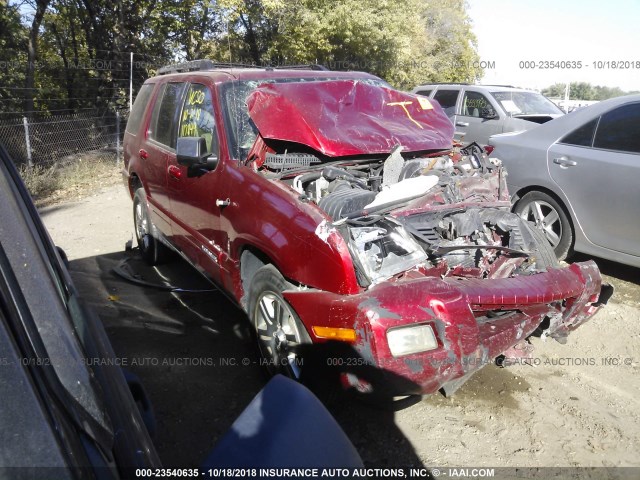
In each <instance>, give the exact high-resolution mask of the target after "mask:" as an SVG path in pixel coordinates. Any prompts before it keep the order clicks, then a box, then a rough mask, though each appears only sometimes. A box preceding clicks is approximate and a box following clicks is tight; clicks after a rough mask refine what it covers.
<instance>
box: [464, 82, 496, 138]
mask: <svg viewBox="0 0 640 480" xmlns="http://www.w3.org/2000/svg"><path fill="white" fill-rule="evenodd" d="M455 122H456V123H455V126H456V133H459V134H460V138H461V141H462V143H465V144H467V143H471V142H478V143H479V144H480V145H487V144H488V143H489V137H490V136H491V135H495V134H496V133H502V119H501V118H500V114H499V112H498V111H496V109H495V108H494V107H493V105H492V104H491V102H490V101H489V99H488V98H487V97H486V96H485V95H484V94H482V93H480V92H475V91H471V90H466V89H465V91H464V94H463V96H462V103H461V106H460V114H459V115H456V120H455Z"/></svg>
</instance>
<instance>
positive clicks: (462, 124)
mask: <svg viewBox="0 0 640 480" xmlns="http://www.w3.org/2000/svg"><path fill="white" fill-rule="evenodd" d="M456 126H458V127H468V126H469V122H456Z"/></svg>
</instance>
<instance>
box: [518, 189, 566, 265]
mask: <svg viewBox="0 0 640 480" xmlns="http://www.w3.org/2000/svg"><path fill="white" fill-rule="evenodd" d="M514 213H516V214H518V215H519V216H520V217H521V218H523V219H524V220H527V221H529V222H532V223H534V224H535V225H536V226H537V227H538V229H539V230H540V231H542V232H543V233H544V236H545V238H546V240H547V241H548V242H549V243H550V244H551V246H552V247H553V251H554V253H555V255H556V257H557V258H558V260H564V259H565V258H567V256H568V255H569V252H570V251H571V247H572V245H573V229H572V227H571V221H570V220H569V217H568V216H567V214H566V213H565V211H564V208H562V206H561V205H560V204H559V203H558V202H557V201H556V200H555V199H554V198H553V197H551V196H550V195H547V194H546V193H543V192H529V193H527V194H526V195H524V196H523V197H522V198H521V199H520V200H519V201H518V203H517V204H516V206H515V208H514Z"/></svg>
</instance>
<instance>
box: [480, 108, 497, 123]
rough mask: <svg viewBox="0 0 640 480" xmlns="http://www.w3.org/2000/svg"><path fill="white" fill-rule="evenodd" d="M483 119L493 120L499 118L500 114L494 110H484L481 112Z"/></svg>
mask: <svg viewBox="0 0 640 480" xmlns="http://www.w3.org/2000/svg"><path fill="white" fill-rule="evenodd" d="M481 116H482V118H484V119H485V120H492V119H494V118H498V114H497V113H496V111H495V110H494V109H493V108H486V107H485V108H483V109H482V112H481Z"/></svg>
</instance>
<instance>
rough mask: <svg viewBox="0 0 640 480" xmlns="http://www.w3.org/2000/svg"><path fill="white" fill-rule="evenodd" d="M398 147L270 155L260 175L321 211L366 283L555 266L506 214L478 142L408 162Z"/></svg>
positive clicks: (525, 228)
mask: <svg viewBox="0 0 640 480" xmlns="http://www.w3.org/2000/svg"><path fill="white" fill-rule="evenodd" d="M401 150H402V149H401V147H395V148H394V149H393V150H392V151H391V153H390V154H389V155H388V156H387V157H386V158H373V159H351V160H342V161H340V160H338V161H330V162H327V161H323V160H321V159H320V158H318V157H316V156H315V155H313V154H308V153H287V152H284V153H267V154H266V155H265V157H264V161H263V162H262V165H261V166H260V167H259V168H258V169H259V171H260V172H262V173H263V174H264V175H265V176H267V177H268V178H271V179H274V180H276V181H280V182H283V183H285V184H286V185H287V186H288V187H289V188H291V189H292V190H294V191H295V192H296V193H297V194H298V198H299V199H300V201H302V202H309V203H313V204H315V205H317V207H318V208H319V209H321V210H322V211H323V212H324V213H325V214H326V216H327V217H328V220H327V222H326V225H324V226H323V229H324V231H327V229H335V230H336V231H337V232H339V233H340V234H341V235H342V236H343V237H344V238H345V240H346V241H347V244H348V245H349V250H350V252H351V255H352V258H353V261H354V265H355V269H356V275H357V277H358V280H359V282H360V284H361V285H362V286H365V287H366V286H369V285H372V284H375V283H378V282H380V281H382V280H387V279H389V278H392V277H398V278H400V277H402V276H406V275H409V274H415V273H416V272H417V273H418V274H420V275H431V276H433V275H437V276H454V277H459V278H461V279H464V278H506V277H511V276H515V275H529V274H532V273H536V272H540V271H545V270H546V268H547V267H551V266H555V263H554V261H553V255H552V252H551V254H549V251H548V249H549V248H550V247H549V248H547V249H546V250H545V247H546V245H545V242H544V241H541V236H540V233H539V232H537V230H536V228H535V227H534V226H533V225H531V224H529V223H528V222H526V221H525V220H523V219H521V218H520V217H519V216H517V215H515V214H513V213H511V212H510V208H509V197H508V193H507V191H506V182H505V178H504V177H505V173H504V171H503V168H502V165H501V164H500V163H499V161H493V160H492V161H488V160H487V159H486V157H485V155H484V154H483V152H482V149H481V148H480V147H478V146H477V145H476V144H471V145H469V146H467V147H465V148H461V149H460V148H458V149H454V150H453V151H451V152H439V153H431V154H425V155H423V156H414V157H409V158H405V157H404V156H403V155H402V152H401ZM542 240H543V239H542ZM409 272H413V273H409Z"/></svg>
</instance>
